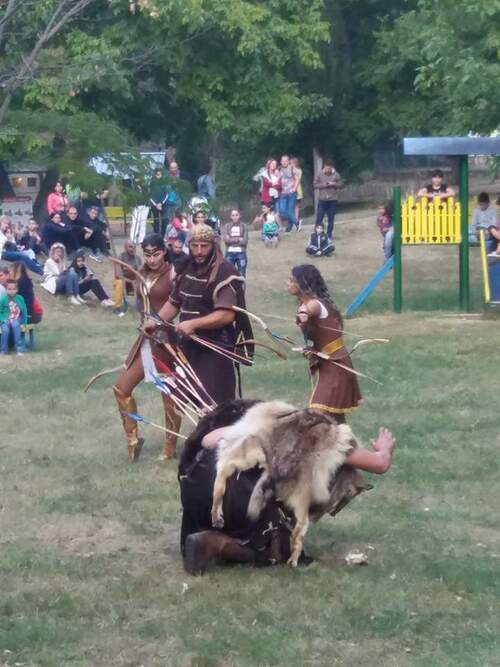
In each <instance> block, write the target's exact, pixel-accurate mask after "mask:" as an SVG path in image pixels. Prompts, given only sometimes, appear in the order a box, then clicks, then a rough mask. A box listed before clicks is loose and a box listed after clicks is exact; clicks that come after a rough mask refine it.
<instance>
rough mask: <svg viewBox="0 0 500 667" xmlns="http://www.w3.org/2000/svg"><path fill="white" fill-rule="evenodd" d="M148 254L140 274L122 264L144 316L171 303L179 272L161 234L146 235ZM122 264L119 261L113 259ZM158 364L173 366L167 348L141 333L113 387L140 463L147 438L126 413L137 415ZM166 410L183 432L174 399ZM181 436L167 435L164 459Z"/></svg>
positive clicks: (169, 421)
mask: <svg viewBox="0 0 500 667" xmlns="http://www.w3.org/2000/svg"><path fill="white" fill-rule="evenodd" d="M141 246H142V251H143V255H144V266H143V267H142V269H140V270H139V271H138V272H136V271H135V270H133V269H131V268H130V267H128V266H127V265H125V264H124V263H123V262H119V263H120V265H121V266H122V269H123V274H124V276H125V278H127V279H128V280H131V281H132V280H133V281H135V289H136V293H137V297H138V301H139V303H140V310H141V313H142V317H143V318H144V317H145V314H147V313H151V312H152V311H153V312H158V311H159V310H160V309H161V307H162V306H163V305H164V304H165V303H166V301H167V300H168V298H169V296H170V294H171V292H172V289H173V286H174V278H175V272H174V268H173V266H172V265H171V264H169V263H168V262H167V261H166V259H165V253H166V248H165V243H164V241H163V238H162V237H161V236H160V235H159V234H150V235H149V236H146V237H145V239H144V241H143V242H142V244H141ZM113 261H114V262H116V263H118V260H116V259H115V258H113ZM158 364H160V365H161V364H165V365H171V364H172V357H171V356H170V354H169V353H168V352H167V350H166V349H165V346H164V345H162V344H161V343H158V342H157V341H155V340H153V339H150V338H148V337H147V336H146V335H145V334H144V333H140V335H139V337H138V338H137V339H136V341H135V343H134V344H133V345H132V348H131V349H130V352H129V353H128V356H127V359H126V361H125V368H124V369H123V370H122V372H121V373H120V376H119V377H118V380H117V382H116V383H115V385H114V386H113V391H114V393H115V397H116V401H117V403H118V408H119V410H120V414H121V417H122V422H123V428H124V429H125V435H126V438H127V445H128V455H129V459H130V460H131V461H136V460H137V459H138V458H139V454H140V452H141V449H142V445H143V442H144V441H143V439H142V438H140V437H139V433H138V424H137V421H135V420H134V419H132V418H131V417H129V416H127V414H126V413H129V414H130V413H132V414H135V413H137V404H136V402H135V398H134V397H133V396H132V392H133V390H134V389H135V387H136V386H137V385H138V384H139V383H140V382H142V380H143V379H144V377H145V374H150V373H151V372H153V373H154V372H155V371H156V369H157V365H158ZM162 399H163V407H164V410H165V426H166V427H167V428H168V429H170V430H172V431H175V432H177V431H179V428H180V425H181V416H180V415H179V414H178V412H177V411H176V407H175V404H174V402H173V400H172V399H171V398H170V397H169V396H167V395H165V394H162ZM176 440H177V437H176V436H175V435H174V434H172V433H167V434H166V436H165V445H164V447H163V450H162V453H161V455H160V458H161V459H162V460H163V459H171V458H175V445H176Z"/></svg>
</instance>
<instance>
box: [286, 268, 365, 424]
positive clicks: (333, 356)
mask: <svg viewBox="0 0 500 667" xmlns="http://www.w3.org/2000/svg"><path fill="white" fill-rule="evenodd" d="M287 291H288V292H289V293H290V294H293V296H295V297H296V298H297V301H298V309H297V314H296V322H297V325H298V326H299V327H300V328H301V329H302V331H303V332H304V337H305V338H306V339H307V341H311V342H312V347H311V349H310V350H309V351H308V350H307V349H306V351H305V355H306V356H307V357H308V359H309V363H310V369H311V372H312V373H313V374H314V375H315V376H316V382H315V386H314V389H313V392H312V395H311V398H310V400H309V407H310V408H314V409H315V410H320V411H322V412H326V413H328V414H331V415H333V416H334V417H335V419H336V420H337V421H338V422H339V423H344V422H345V415H346V414H347V413H349V412H352V411H353V410H355V409H356V408H357V407H358V406H359V404H360V403H361V392H360V390H359V385H358V381H357V378H356V375H355V371H354V370H353V366H352V361H351V357H350V355H349V352H348V351H347V349H346V347H345V344H344V340H343V338H342V330H343V320H342V315H341V314H340V311H339V309H338V308H337V306H336V305H335V303H334V302H333V300H332V298H331V296H330V294H329V292H328V288H327V286H326V284H325V281H324V280H323V276H322V275H321V273H320V272H319V271H318V269H317V268H316V267H315V266H313V265H312V264H301V265H299V266H294V267H293V269H292V273H291V275H290V278H289V279H288V284H287ZM315 353H321V356H318V355H317V354H315ZM325 355H328V359H327V358H325ZM333 362H335V363H333ZM351 371H352V372H351Z"/></svg>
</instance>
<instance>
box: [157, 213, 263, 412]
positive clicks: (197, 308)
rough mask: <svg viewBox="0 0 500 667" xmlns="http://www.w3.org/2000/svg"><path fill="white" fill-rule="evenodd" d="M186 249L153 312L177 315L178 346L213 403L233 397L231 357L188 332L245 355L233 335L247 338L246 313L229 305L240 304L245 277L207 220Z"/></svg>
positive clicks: (170, 317)
mask: <svg viewBox="0 0 500 667" xmlns="http://www.w3.org/2000/svg"><path fill="white" fill-rule="evenodd" d="M189 250H190V258H189V262H188V264H187V265H186V268H185V269H184V271H183V272H182V273H181V274H180V275H179V277H178V278H177V280H176V284H175V287H174V290H173V292H172V293H171V295H170V298H169V299H168V302H167V303H166V304H165V305H164V306H163V307H162V308H161V310H160V313H159V314H160V316H161V317H162V318H163V319H164V320H168V321H170V320H173V319H174V318H175V317H176V315H177V314H179V324H177V327H176V330H177V333H178V334H180V336H181V347H182V350H183V352H184V354H185V355H186V357H187V359H188V361H189V363H190V364H191V366H192V367H193V370H194V372H195V373H196V374H197V376H198V378H199V379H200V381H201V383H202V384H203V386H204V388H205V390H206V391H207V393H208V394H209V396H211V397H212V398H213V400H214V401H215V402H216V403H217V404H219V403H222V402H224V401H229V400H232V399H234V398H235V394H236V378H235V367H234V362H233V361H232V359H229V358H227V357H225V356H224V355H223V354H220V353H219V352H217V351H214V350H212V349H209V348H207V347H206V346H204V345H202V344H200V343H198V342H196V341H193V340H192V339H191V338H190V336H191V335H192V334H197V335H199V336H200V337H201V338H204V339H205V340H207V341H210V342H212V343H215V344H216V345H217V346H218V347H219V348H220V350H221V351H229V352H234V351H235V352H236V353H237V354H238V355H241V356H243V355H244V354H245V350H244V348H243V347H240V346H239V345H238V343H239V342H240V341H239V340H238V338H239V337H240V336H242V337H243V338H244V339H250V338H251V337H252V330H251V327H250V324H249V322H248V318H247V317H246V316H245V315H241V314H237V313H236V312H235V311H234V310H233V306H239V307H241V308H245V296H244V284H245V279H244V278H243V277H242V276H241V275H239V273H238V271H237V270H236V269H235V267H234V266H233V265H232V264H231V263H230V262H228V261H226V260H225V259H224V258H223V255H222V251H221V249H220V247H219V245H218V243H217V242H216V241H215V237H214V231H213V229H212V228H211V227H209V226H208V225H203V224H200V225H197V226H196V227H195V228H194V229H193V232H192V235H191V238H190V241H189ZM155 326H156V323H155V322H148V324H147V328H154V327H155Z"/></svg>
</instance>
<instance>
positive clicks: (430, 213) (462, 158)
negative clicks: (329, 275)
mask: <svg viewBox="0 0 500 667" xmlns="http://www.w3.org/2000/svg"><path fill="white" fill-rule="evenodd" d="M403 153H404V155H441V156H456V157H457V159H458V170H459V196H460V199H459V202H453V201H450V200H447V201H443V202H441V201H440V200H433V201H432V202H428V201H426V200H425V199H422V200H421V201H420V202H417V203H415V200H414V199H413V198H412V197H410V198H409V199H408V200H407V201H406V202H405V203H404V204H403V206H402V205H401V188H400V187H396V188H394V192H393V211H394V213H393V227H394V257H393V258H391V259H393V264H392V266H393V268H394V271H393V279H394V290H393V300H394V312H396V313H400V312H401V310H402V308H403V282H402V257H401V254H402V253H401V249H402V246H405V245H457V246H458V247H459V288H460V294H459V300H460V308H461V310H463V311H465V312H468V311H470V282H469V234H468V226H469V220H468V217H469V215H468V200H469V163H468V157H469V155H500V137H409V138H406V139H404V140H403ZM391 268H392V267H391V266H390V265H389V260H388V261H387V262H386V263H385V264H384V265H383V266H382V267H381V268H380V269H379V270H378V271H377V273H376V274H375V276H374V277H373V278H372V279H371V280H370V281H369V282H368V283H367V284H366V285H365V286H364V287H363V289H362V290H361V292H360V293H359V294H358V295H357V296H356V298H355V299H354V301H353V302H352V303H351V304H350V305H349V307H348V308H347V311H346V315H352V314H353V313H354V312H355V311H356V310H357V309H358V308H359V306H360V305H361V304H362V303H363V302H364V301H365V300H366V299H367V298H368V296H369V295H370V294H371V292H373V290H374V289H375V287H376V286H377V285H378V284H379V282H380V281H381V279H382V278H383V277H384V276H385V275H387V273H388V272H389V271H390V270H391Z"/></svg>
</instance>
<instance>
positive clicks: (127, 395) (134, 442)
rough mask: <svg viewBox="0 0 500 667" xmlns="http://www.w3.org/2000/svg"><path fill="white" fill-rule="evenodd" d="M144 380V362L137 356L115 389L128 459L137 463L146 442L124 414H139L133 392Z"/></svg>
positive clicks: (121, 374)
mask: <svg viewBox="0 0 500 667" xmlns="http://www.w3.org/2000/svg"><path fill="white" fill-rule="evenodd" d="M143 378H144V371H143V369H142V362H141V359H140V357H139V356H137V357H136V358H135V359H134V361H133V362H132V364H131V365H130V366H129V368H125V369H124V370H123V371H122V372H121V373H120V376H119V378H118V381H117V382H116V384H115V385H114V387H113V391H114V394H115V398H116V402H117V403H118V409H119V410H120V416H121V418H122V423H123V428H124V431H125V436H126V438H127V446H128V457H129V459H130V460H131V461H137V459H138V458H139V455H140V453H141V449H142V445H143V443H144V440H143V439H142V438H139V429H138V427H137V422H136V421H134V420H133V419H131V418H130V417H127V416H126V415H124V414H123V413H124V412H133V413H137V404H136V402H135V399H134V397H133V396H132V391H133V390H134V389H135V387H136V386H137V385H138V384H139V382H141V381H142V379H143Z"/></svg>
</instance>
